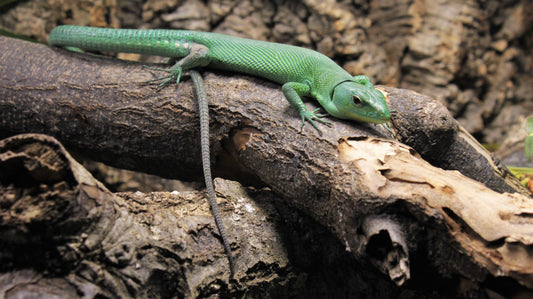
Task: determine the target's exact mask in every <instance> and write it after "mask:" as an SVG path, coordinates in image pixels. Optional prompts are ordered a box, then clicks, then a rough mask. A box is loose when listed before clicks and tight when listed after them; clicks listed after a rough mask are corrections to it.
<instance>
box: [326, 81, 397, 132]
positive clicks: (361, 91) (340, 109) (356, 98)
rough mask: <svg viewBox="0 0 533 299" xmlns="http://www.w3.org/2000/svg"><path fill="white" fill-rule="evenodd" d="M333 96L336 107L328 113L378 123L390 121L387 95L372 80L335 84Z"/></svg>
mask: <svg viewBox="0 0 533 299" xmlns="http://www.w3.org/2000/svg"><path fill="white" fill-rule="evenodd" d="M331 98H332V104H333V106H334V107H335V108H334V109H332V110H334V111H328V113H329V114H331V115H333V116H335V117H337V118H342V119H351V120H357V121H364V122H372V123H377V124H380V123H386V122H388V121H390V112H389V107H388V106H387V102H386V101H385V96H384V95H383V94H382V93H381V92H380V91H379V90H377V89H375V88H374V86H373V85H372V83H370V82H365V84H361V83H358V82H354V81H344V82H342V83H340V84H338V85H337V86H335V88H334V89H333V94H332V97H331Z"/></svg>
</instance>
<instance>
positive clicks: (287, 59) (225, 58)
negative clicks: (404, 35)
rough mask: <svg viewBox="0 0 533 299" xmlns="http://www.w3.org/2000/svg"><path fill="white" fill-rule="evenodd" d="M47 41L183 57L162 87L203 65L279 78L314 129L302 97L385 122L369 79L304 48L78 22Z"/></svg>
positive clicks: (313, 115)
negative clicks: (93, 25)
mask: <svg viewBox="0 0 533 299" xmlns="http://www.w3.org/2000/svg"><path fill="white" fill-rule="evenodd" d="M49 44H50V45H53V46H63V47H68V48H74V49H76V48H81V49H85V50H96V51H108V52H127V53H140V54H148V55H158V56H164V57H170V58H171V59H176V58H180V57H183V58H182V59H181V60H179V61H177V62H176V64H175V65H174V66H173V67H171V68H170V69H169V70H164V71H167V72H169V75H168V76H165V77H163V78H159V79H162V80H165V81H164V82H163V83H162V85H164V84H166V83H168V82H170V81H172V80H176V83H178V84H179V82H180V78H181V75H182V72H183V71H185V70H189V69H193V68H195V67H204V66H205V67H210V68H214V69H221V70H229V71H235V72H240V73H246V74H250V75H255V76H258V77H263V78H266V79H269V80H272V81H275V82H279V83H281V84H283V85H282V91H283V94H284V95H285V97H286V99H287V100H288V101H289V103H290V104H291V105H292V106H293V107H295V108H296V110H297V111H298V113H299V114H300V117H301V119H302V126H303V125H304V124H305V121H309V122H310V123H311V124H312V125H313V127H315V129H317V130H318V131H319V132H320V129H319V128H318V126H317V125H316V124H315V122H314V121H315V120H316V121H320V122H322V123H329V122H328V121H325V120H322V119H321V117H324V116H325V115H323V114H318V113H317V111H318V109H316V110H314V111H309V110H308V109H307V108H306V106H305V105H304V103H303V101H302V99H301V97H302V96H310V97H313V98H315V99H316V100H317V101H318V102H319V103H320V105H321V106H322V107H323V108H324V109H325V110H326V111H327V112H328V113H329V114H330V115H332V116H334V117H337V118H341V119H350V120H356V121H365V122H372V123H386V122H388V121H389V120H390V112H389V109H388V107H387V104H386V101H385V98H384V96H383V94H382V93H381V92H380V91H378V90H376V89H375V88H374V86H373V84H372V82H371V81H370V79H369V78H368V77H366V76H354V77H352V76H351V75H350V74H349V73H348V72H346V71H345V70H344V69H342V68H341V67H340V66H338V65H337V64H336V63H335V62H333V61H332V60H331V59H329V58H328V57H326V56H325V55H322V54H320V53H318V52H316V51H313V50H309V49H305V48H300V47H295V46H290V45H284V44H278V43H271V42H264V41H256V40H250V39H244V38H239V37H232V36H227V35H222V34H216V33H208V32H195V31H186V30H135V29H108V28H91V27H82V26H58V27H56V28H54V29H53V30H52V32H51V33H50V38H49ZM191 77H192V78H193V81H194V84H195V87H196V90H197V94H198V98H199V106H200V122H201V123H202V124H203V125H202V127H203V129H202V134H201V135H202V138H201V139H202V142H201V143H202V163H203V165H204V176H205V180H206V188H207V189H208V194H209V203H210V205H211V210H212V213H213V215H214V217H215V222H216V224H217V227H218V230H219V232H220V235H221V238H222V240H223V243H224V248H225V250H226V252H227V254H228V260H229V263H230V270H231V273H232V275H233V273H234V264H233V257H232V255H231V250H230V248H229V242H228V240H227V237H226V234H225V229H224V226H223V224H222V222H221V220H220V215H219V212H218V207H217V205H216V199H215V195H214V189H213V186H212V179H211V175H210V173H211V171H210V168H209V165H210V159H209V138H208V131H207V130H208V126H207V125H206V124H207V123H208V116H207V107H206V106H207V100H206V97H205V92H204V91H203V85H202V79H201V77H200V75H199V74H198V73H196V72H192V73H191ZM159 79H158V80H159ZM202 107H203V108H202ZM202 109H203V112H202ZM206 152H207V153H206Z"/></svg>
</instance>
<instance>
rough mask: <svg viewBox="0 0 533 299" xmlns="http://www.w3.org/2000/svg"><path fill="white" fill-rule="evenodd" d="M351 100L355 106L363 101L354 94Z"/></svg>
mask: <svg viewBox="0 0 533 299" xmlns="http://www.w3.org/2000/svg"><path fill="white" fill-rule="evenodd" d="M352 102H353V103H354V105H355V106H360V105H361V104H362V103H363V102H362V101H361V99H360V98H359V97H358V96H356V95H354V96H352Z"/></svg>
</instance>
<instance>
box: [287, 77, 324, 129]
mask: <svg viewBox="0 0 533 299" xmlns="http://www.w3.org/2000/svg"><path fill="white" fill-rule="evenodd" d="M281 90H282V91H283V94H284V95H285V98H286V99H287V101H289V103H291V105H292V106H293V107H294V108H296V110H297V111H298V113H299V114H300V117H301V118H302V127H303V126H304V124H305V121H306V120H307V121H309V122H310V123H311V125H313V127H315V129H316V130H317V131H318V133H320V134H322V131H321V130H320V129H319V128H318V126H317V125H316V123H315V122H314V121H315V120H317V121H319V122H321V123H323V124H330V122H329V121H327V120H323V119H321V117H324V116H326V114H318V113H316V112H317V111H318V110H320V108H317V109H315V110H313V111H309V110H307V107H305V104H304V102H303V101H302V99H301V97H302V96H311V87H310V86H309V84H304V83H298V82H288V83H285V84H283V86H282V87H281Z"/></svg>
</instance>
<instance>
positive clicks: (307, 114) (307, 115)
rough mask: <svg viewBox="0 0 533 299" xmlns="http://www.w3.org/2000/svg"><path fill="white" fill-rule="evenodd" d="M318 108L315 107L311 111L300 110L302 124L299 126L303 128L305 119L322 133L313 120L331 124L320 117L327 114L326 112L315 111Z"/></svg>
mask: <svg viewBox="0 0 533 299" xmlns="http://www.w3.org/2000/svg"><path fill="white" fill-rule="evenodd" d="M319 110H320V108H317V109H315V110H313V111H309V110H305V111H302V112H300V117H301V118H302V125H301V126H300V128H303V126H304V125H305V121H309V123H311V125H312V126H313V127H314V128H315V129H316V130H317V131H318V133H319V134H320V135H322V130H320V128H318V126H317V124H316V123H315V120H316V121H318V122H321V123H323V124H325V125H331V122H330V121H327V120H323V119H322V117H325V116H327V114H320V113H317V112H318V111H319Z"/></svg>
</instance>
